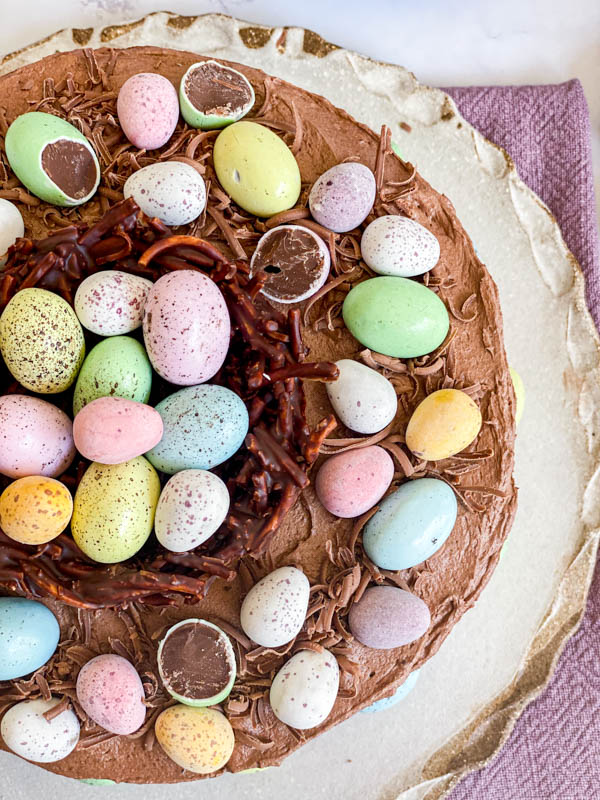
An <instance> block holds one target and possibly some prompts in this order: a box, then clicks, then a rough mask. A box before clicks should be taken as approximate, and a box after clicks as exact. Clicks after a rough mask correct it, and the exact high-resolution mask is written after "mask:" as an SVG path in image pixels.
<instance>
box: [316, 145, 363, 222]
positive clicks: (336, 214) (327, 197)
mask: <svg viewBox="0 0 600 800" xmlns="http://www.w3.org/2000/svg"><path fill="white" fill-rule="evenodd" d="M374 201H375V177H374V175H373V173H372V172H371V170H370V169H369V168H368V167H365V165H364V164H359V163H357V162H356V161H348V162H346V163H344V164H336V166H335V167H331V169H328V170H327V172H324V173H323V174H322V175H321V176H320V177H319V178H317V180H316V181H315V182H314V184H313V187H312V189H311V190H310V196H309V198H308V204H309V206H310V213H311V214H312V215H313V217H314V218H315V220H316V221H317V222H318V223H319V225H323V226H324V227H325V228H329V229H330V230H332V231H335V232H336V233H343V232H344V231H351V230H352V229H353V228H356V227H357V226H358V225H360V223H361V222H362V221H363V220H364V219H365V218H366V217H367V216H368V214H369V211H370V210H371V208H372V207H373V203H374Z"/></svg>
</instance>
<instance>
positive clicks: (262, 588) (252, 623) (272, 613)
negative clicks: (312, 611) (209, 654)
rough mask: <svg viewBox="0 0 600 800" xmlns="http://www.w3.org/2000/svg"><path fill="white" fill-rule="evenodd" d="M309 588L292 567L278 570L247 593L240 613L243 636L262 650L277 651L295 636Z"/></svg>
mask: <svg viewBox="0 0 600 800" xmlns="http://www.w3.org/2000/svg"><path fill="white" fill-rule="evenodd" d="M309 595H310V584H309V582H308V578H307V577H306V575H305V574H304V573H303V572H302V571H301V570H299V569H297V568H296V567H279V569H276V570H273V572H270V573H269V574H268V575H265V577H264V578H262V579H261V580H260V581H258V583H256V584H255V585H254V586H253V587H252V588H251V589H250V591H249V592H248V594H247V595H246V597H245V598H244V601H243V603H242V607H241V610H240V624H241V626H242V629H243V631H244V633H245V634H246V636H249V637H250V639H252V641H254V642H256V644H259V645H261V646H262V647H280V646H281V645H284V644H287V643H288V642H291V641H292V639H293V638H294V637H295V636H297V635H298V633H299V632H300V630H301V628H302V626H303V625H304V620H305V618H306V611H307V609H308V600H309Z"/></svg>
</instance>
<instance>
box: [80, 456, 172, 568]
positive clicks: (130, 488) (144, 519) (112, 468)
mask: <svg viewBox="0 0 600 800" xmlns="http://www.w3.org/2000/svg"><path fill="white" fill-rule="evenodd" d="M159 494H160V482H159V480H158V475H157V474H156V472H155V471H154V468H153V467H152V465H151V464H149V463H148V462H147V461H146V459H145V458H142V457H141V456H140V457H138V458H134V459H132V460H131V461H126V462H125V463H124V464H98V463H97V462H95V461H94V462H93V463H92V464H90V466H89V467H88V468H87V470H86V472H85V474H84V476H83V478H82V479H81V481H80V483H79V486H78V487H77V492H76V493H75V503H74V508H73V518H72V520H71V533H72V534H73V539H74V540H75V543H76V544H77V546H78V547H79V548H80V549H81V550H82V551H83V552H84V553H85V554H86V556H88V558H91V559H93V560H94V561H99V562H100V563H101V564H116V563H118V562H119V561H126V560H127V559H128V558H131V556H133V555H135V554H136V553H137V551H138V550H139V549H140V547H142V546H143V545H144V544H145V542H146V540H147V539H148V537H149V536H150V532H151V531H152V525H153V524H154V512H155V510H156V504H157V502H158V497H159Z"/></svg>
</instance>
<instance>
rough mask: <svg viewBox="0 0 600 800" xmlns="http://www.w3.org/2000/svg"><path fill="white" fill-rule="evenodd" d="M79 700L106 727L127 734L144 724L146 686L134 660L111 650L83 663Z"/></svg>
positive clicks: (86, 710) (79, 682)
mask: <svg viewBox="0 0 600 800" xmlns="http://www.w3.org/2000/svg"><path fill="white" fill-rule="evenodd" d="M76 691H77V700H78V702H79V704H80V705H81V707H82V708H83V710H84V711H85V713H86V714H87V715H88V717H91V719H93V720H94V722H95V723H96V724H98V725H100V727H101V728H104V730H107V731H110V732H111V733H116V734H119V735H122V736H125V735H127V734H130V733H135V731H137V729H138V728H141V726H142V725H143V724H144V719H145V718H146V706H145V705H144V687H143V686H142V681H141V679H140V676H139V675H138V673H137V672H136V670H135V668H134V667H133V666H132V664H130V663H129V661H127V659H126V658H123V657H122V656H118V655H115V654H113V653H109V654H107V655H101V656H96V658H92V659H91V661H88V662H87V664H84V665H83V667H82V668H81V670H80V671H79V675H78V676H77V686H76Z"/></svg>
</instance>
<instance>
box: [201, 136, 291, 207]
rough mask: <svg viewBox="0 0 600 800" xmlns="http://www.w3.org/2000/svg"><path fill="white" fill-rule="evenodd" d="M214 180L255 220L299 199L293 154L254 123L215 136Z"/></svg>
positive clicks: (277, 139) (283, 144)
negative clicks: (215, 176) (215, 174)
mask: <svg viewBox="0 0 600 800" xmlns="http://www.w3.org/2000/svg"><path fill="white" fill-rule="evenodd" d="M213 159H214V164H215V171H216V173H217V177H218V179H219V181H220V182H221V186H222V187H223V188H224V189H225V191H226V192H227V194H228V195H229V196H230V197H231V198H232V199H233V200H234V201H235V202H236V203H237V204H238V205H239V206H241V207H242V208H244V209H245V210H246V211H249V212H250V213H251V214H256V216H257V217H271V216H273V214H278V213H279V212H280V211H285V210H286V209H288V208H291V207H292V206H293V205H294V204H295V202H296V200H297V199H298V197H299V195H300V170H299V169H298V164H297V162H296V159H295V158H294V156H293V154H292V151H291V150H290V148H289V147H288V146H287V145H286V144H285V142H284V141H283V140H282V139H280V138H279V136H276V135H275V134H274V133H273V131H271V130H269V128H266V127H265V126H264V125H259V124H258V123H256V122H247V121H246V120H243V121H242V122H234V123H233V125H229V126H228V127H227V128H225V129H224V130H223V131H221V133H220V134H219V135H218V136H217V140H216V142H215V147H214V151H213Z"/></svg>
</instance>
